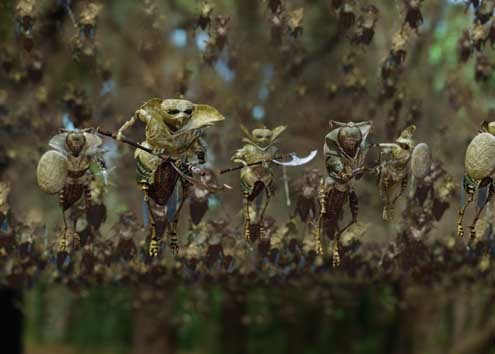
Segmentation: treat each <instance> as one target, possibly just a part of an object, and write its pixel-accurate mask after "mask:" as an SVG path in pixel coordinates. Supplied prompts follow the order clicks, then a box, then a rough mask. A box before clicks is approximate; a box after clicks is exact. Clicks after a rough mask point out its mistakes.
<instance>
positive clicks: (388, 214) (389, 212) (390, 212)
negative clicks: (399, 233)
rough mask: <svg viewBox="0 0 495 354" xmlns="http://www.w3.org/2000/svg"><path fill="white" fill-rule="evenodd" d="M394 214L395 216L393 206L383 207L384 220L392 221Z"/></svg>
mask: <svg viewBox="0 0 495 354" xmlns="http://www.w3.org/2000/svg"><path fill="white" fill-rule="evenodd" d="M393 216H394V209H393V208H392V207H385V208H383V214H382V218H383V220H385V221H390V220H392V217H393Z"/></svg>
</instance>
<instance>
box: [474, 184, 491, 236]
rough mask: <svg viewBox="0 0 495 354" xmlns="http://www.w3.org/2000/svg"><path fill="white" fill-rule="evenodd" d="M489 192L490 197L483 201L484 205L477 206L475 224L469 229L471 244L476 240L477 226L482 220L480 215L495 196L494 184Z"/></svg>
mask: <svg viewBox="0 0 495 354" xmlns="http://www.w3.org/2000/svg"><path fill="white" fill-rule="evenodd" d="M488 188H489V190H488V196H487V197H486V199H485V200H484V201H483V204H482V205H480V206H477V207H476V213H475V214H474V219H473V223H472V224H471V226H470V227H469V228H470V230H471V231H470V239H469V242H473V241H474V239H475V238H476V224H477V223H478V220H479V218H480V215H481V213H482V212H483V210H484V209H485V207H486V205H487V204H488V202H489V201H490V200H491V199H492V198H493V194H494V192H495V190H494V187H493V185H492V184H490V186H489V187H488Z"/></svg>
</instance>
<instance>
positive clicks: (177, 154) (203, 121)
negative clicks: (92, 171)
mask: <svg viewBox="0 0 495 354" xmlns="http://www.w3.org/2000/svg"><path fill="white" fill-rule="evenodd" d="M138 120H140V121H142V122H144V123H145V124H146V133H145V135H146V138H145V139H146V140H145V141H144V142H143V143H142V144H140V145H138V144H133V145H134V146H137V147H138V149H137V150H136V152H135V155H134V157H135V159H136V162H137V182H138V184H139V186H140V187H141V189H142V190H143V192H144V200H145V202H146V205H147V207H148V210H149V213H150V221H151V224H152V234H151V240H150V244H149V254H150V255H151V256H157V255H158V253H159V251H160V239H161V237H162V236H163V234H164V232H165V231H166V230H167V229H168V235H169V242H170V248H171V250H172V252H174V253H175V254H177V252H178V249H179V248H178V238H177V222H178V218H179V213H180V210H181V209H182V206H183V204H184V201H185V199H186V197H187V189H188V184H189V183H196V182H195V180H194V179H193V178H192V176H193V173H194V174H200V173H201V171H202V170H201V169H200V168H199V167H198V166H199V165H201V164H203V163H204V162H205V159H206V147H205V145H204V143H203V142H202V139H201V136H202V133H203V129H204V128H206V127H208V126H211V125H213V124H214V123H217V122H220V121H222V120H224V117H223V116H222V115H221V114H220V113H219V112H218V111H217V110H216V109H215V108H213V107H211V106H207V105H202V104H194V103H192V102H190V101H188V100H183V99H160V98H153V99H151V100H149V101H147V102H146V103H145V104H143V105H142V106H141V107H140V108H139V109H138V110H137V111H136V113H135V114H134V116H133V117H132V118H131V119H130V120H129V121H127V122H126V123H125V124H124V125H123V126H122V127H121V128H120V130H119V132H118V135H117V139H118V140H122V141H124V142H128V141H127V140H126V139H125V137H124V136H123V133H124V132H125V130H126V129H128V128H129V127H130V126H131V125H133V124H134V123H136V122H137V121H138ZM193 160H194V161H193ZM178 181H180V182H181V186H182V193H181V199H180V202H179V204H178V206H177V205H176V200H177V199H176V194H175V193H174V191H175V187H176V184H177V182H178ZM196 184H198V183H196ZM199 184H200V185H201V186H202V187H204V188H208V186H206V185H205V184H202V183H199Z"/></svg>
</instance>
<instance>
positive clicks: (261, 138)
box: [251, 128, 273, 146]
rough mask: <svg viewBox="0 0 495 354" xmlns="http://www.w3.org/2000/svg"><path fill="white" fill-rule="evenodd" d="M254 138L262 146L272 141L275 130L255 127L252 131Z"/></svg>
mask: <svg viewBox="0 0 495 354" xmlns="http://www.w3.org/2000/svg"><path fill="white" fill-rule="evenodd" d="M251 135H252V136H253V138H254V140H255V142H256V143H258V145H260V146H266V145H268V144H270V143H271V142H272V138H273V132H272V131H271V130H270V129H267V128H261V129H254V130H253V131H252V133H251Z"/></svg>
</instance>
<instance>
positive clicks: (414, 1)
mask: <svg viewBox="0 0 495 354" xmlns="http://www.w3.org/2000/svg"><path fill="white" fill-rule="evenodd" d="M422 2H423V0H404V5H405V8H406V17H405V19H404V23H407V24H408V25H409V26H410V27H411V28H412V29H414V30H417V29H418V27H419V26H420V25H422V24H423V15H422V13H421V3H422Z"/></svg>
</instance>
